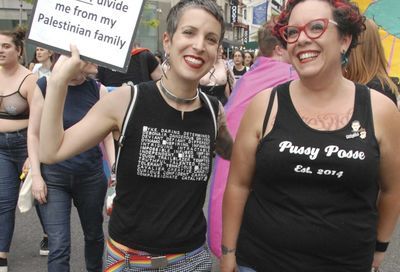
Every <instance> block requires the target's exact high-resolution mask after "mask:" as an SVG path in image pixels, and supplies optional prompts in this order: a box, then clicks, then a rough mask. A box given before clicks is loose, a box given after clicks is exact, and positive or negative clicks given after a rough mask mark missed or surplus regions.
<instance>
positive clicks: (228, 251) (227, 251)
mask: <svg viewBox="0 0 400 272" xmlns="http://www.w3.org/2000/svg"><path fill="white" fill-rule="evenodd" d="M221 251H222V255H227V254H231V253H233V254H235V253H236V248H228V247H226V246H224V245H221Z"/></svg>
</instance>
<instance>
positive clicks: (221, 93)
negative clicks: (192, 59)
mask: <svg viewBox="0 0 400 272" xmlns="http://www.w3.org/2000/svg"><path fill="white" fill-rule="evenodd" d="M223 51H224V49H223V48H222V46H220V48H219V51H218V56H217V60H216V62H215V63H214V66H213V67H212V68H211V70H210V71H208V73H207V74H205V75H204V76H203V77H202V78H201V79H200V89H201V90H202V91H203V92H205V93H206V94H208V95H212V96H215V97H216V98H218V100H219V101H220V102H221V103H222V105H225V104H226V102H227V101H228V97H229V95H230V93H231V88H232V86H233V85H234V81H235V78H234V75H233V73H232V71H231V70H229V68H228V65H227V63H226V61H225V60H223V59H222V52H223Z"/></svg>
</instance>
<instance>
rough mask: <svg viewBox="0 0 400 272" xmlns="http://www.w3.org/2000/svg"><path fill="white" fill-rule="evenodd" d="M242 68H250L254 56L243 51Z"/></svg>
mask: <svg viewBox="0 0 400 272" xmlns="http://www.w3.org/2000/svg"><path fill="white" fill-rule="evenodd" d="M243 62H244V66H246V67H247V68H250V67H251V66H252V65H253V63H254V55H253V53H252V52H250V51H245V52H244V60H243Z"/></svg>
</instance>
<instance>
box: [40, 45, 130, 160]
mask: <svg viewBox="0 0 400 272" xmlns="http://www.w3.org/2000/svg"><path fill="white" fill-rule="evenodd" d="M71 53H72V55H71V57H65V56H62V57H60V58H59V60H58V61H57V63H56V65H55V67H54V69H53V72H52V74H51V76H50V78H49V80H48V85H47V92H46V99H45V102H44V107H43V112H42V120H41V125H40V160H41V161H42V162H45V163H56V162H59V161H63V160H65V159H67V158H70V157H72V156H74V155H77V154H79V153H81V152H83V151H85V150H87V149H89V148H91V147H93V146H95V145H96V144H98V143H99V142H101V141H102V140H103V139H104V138H105V137H106V136H107V135H108V134H109V133H110V132H112V131H113V132H115V133H117V134H118V131H119V129H120V126H121V123H122V119H123V116H124V114H125V111H126V108H127V106H128V103H129V100H130V99H129V98H130V88H129V87H121V88H120V91H115V92H113V93H111V94H110V95H107V96H106V97H104V98H103V99H100V100H99V101H98V103H96V104H95V105H94V106H93V107H92V109H91V110H90V111H89V112H88V114H87V115H86V116H85V117H84V118H83V119H82V120H81V121H79V122H78V123H76V124H75V125H74V126H72V127H70V128H69V129H68V130H66V131H64V129H63V122H62V119H63V111H64V103H65V97H66V92H67V88H68V83H69V82H70V81H71V80H72V79H73V78H75V77H76V76H77V75H79V73H82V72H83V71H84V70H85V68H86V66H87V65H89V64H88V63H86V62H84V61H81V60H80V58H79V52H78V50H77V48H76V47H75V46H71Z"/></svg>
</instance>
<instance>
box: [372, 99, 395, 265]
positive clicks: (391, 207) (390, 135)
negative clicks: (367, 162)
mask: <svg viewBox="0 0 400 272" xmlns="http://www.w3.org/2000/svg"><path fill="white" fill-rule="evenodd" d="M371 98H372V106H373V116H374V126H375V132H376V137H377V139H378V142H379V150H380V154H381V159H380V179H379V181H380V192H379V196H378V203H377V206H378V228H377V240H378V241H379V242H389V241H390V238H391V236H392V234H393V231H394V229H395V227H396V224H397V222H398V218H399V213H400V156H399V154H400V112H399V111H398V109H397V108H396V107H395V106H394V105H393V103H392V102H391V101H389V99H387V98H386V97H384V96H383V95H381V94H378V93H376V92H374V91H371ZM383 257H384V253H383V252H375V256H374V262H373V264H372V266H373V267H375V268H377V267H379V265H380V264H381V262H382V260H383Z"/></svg>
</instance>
